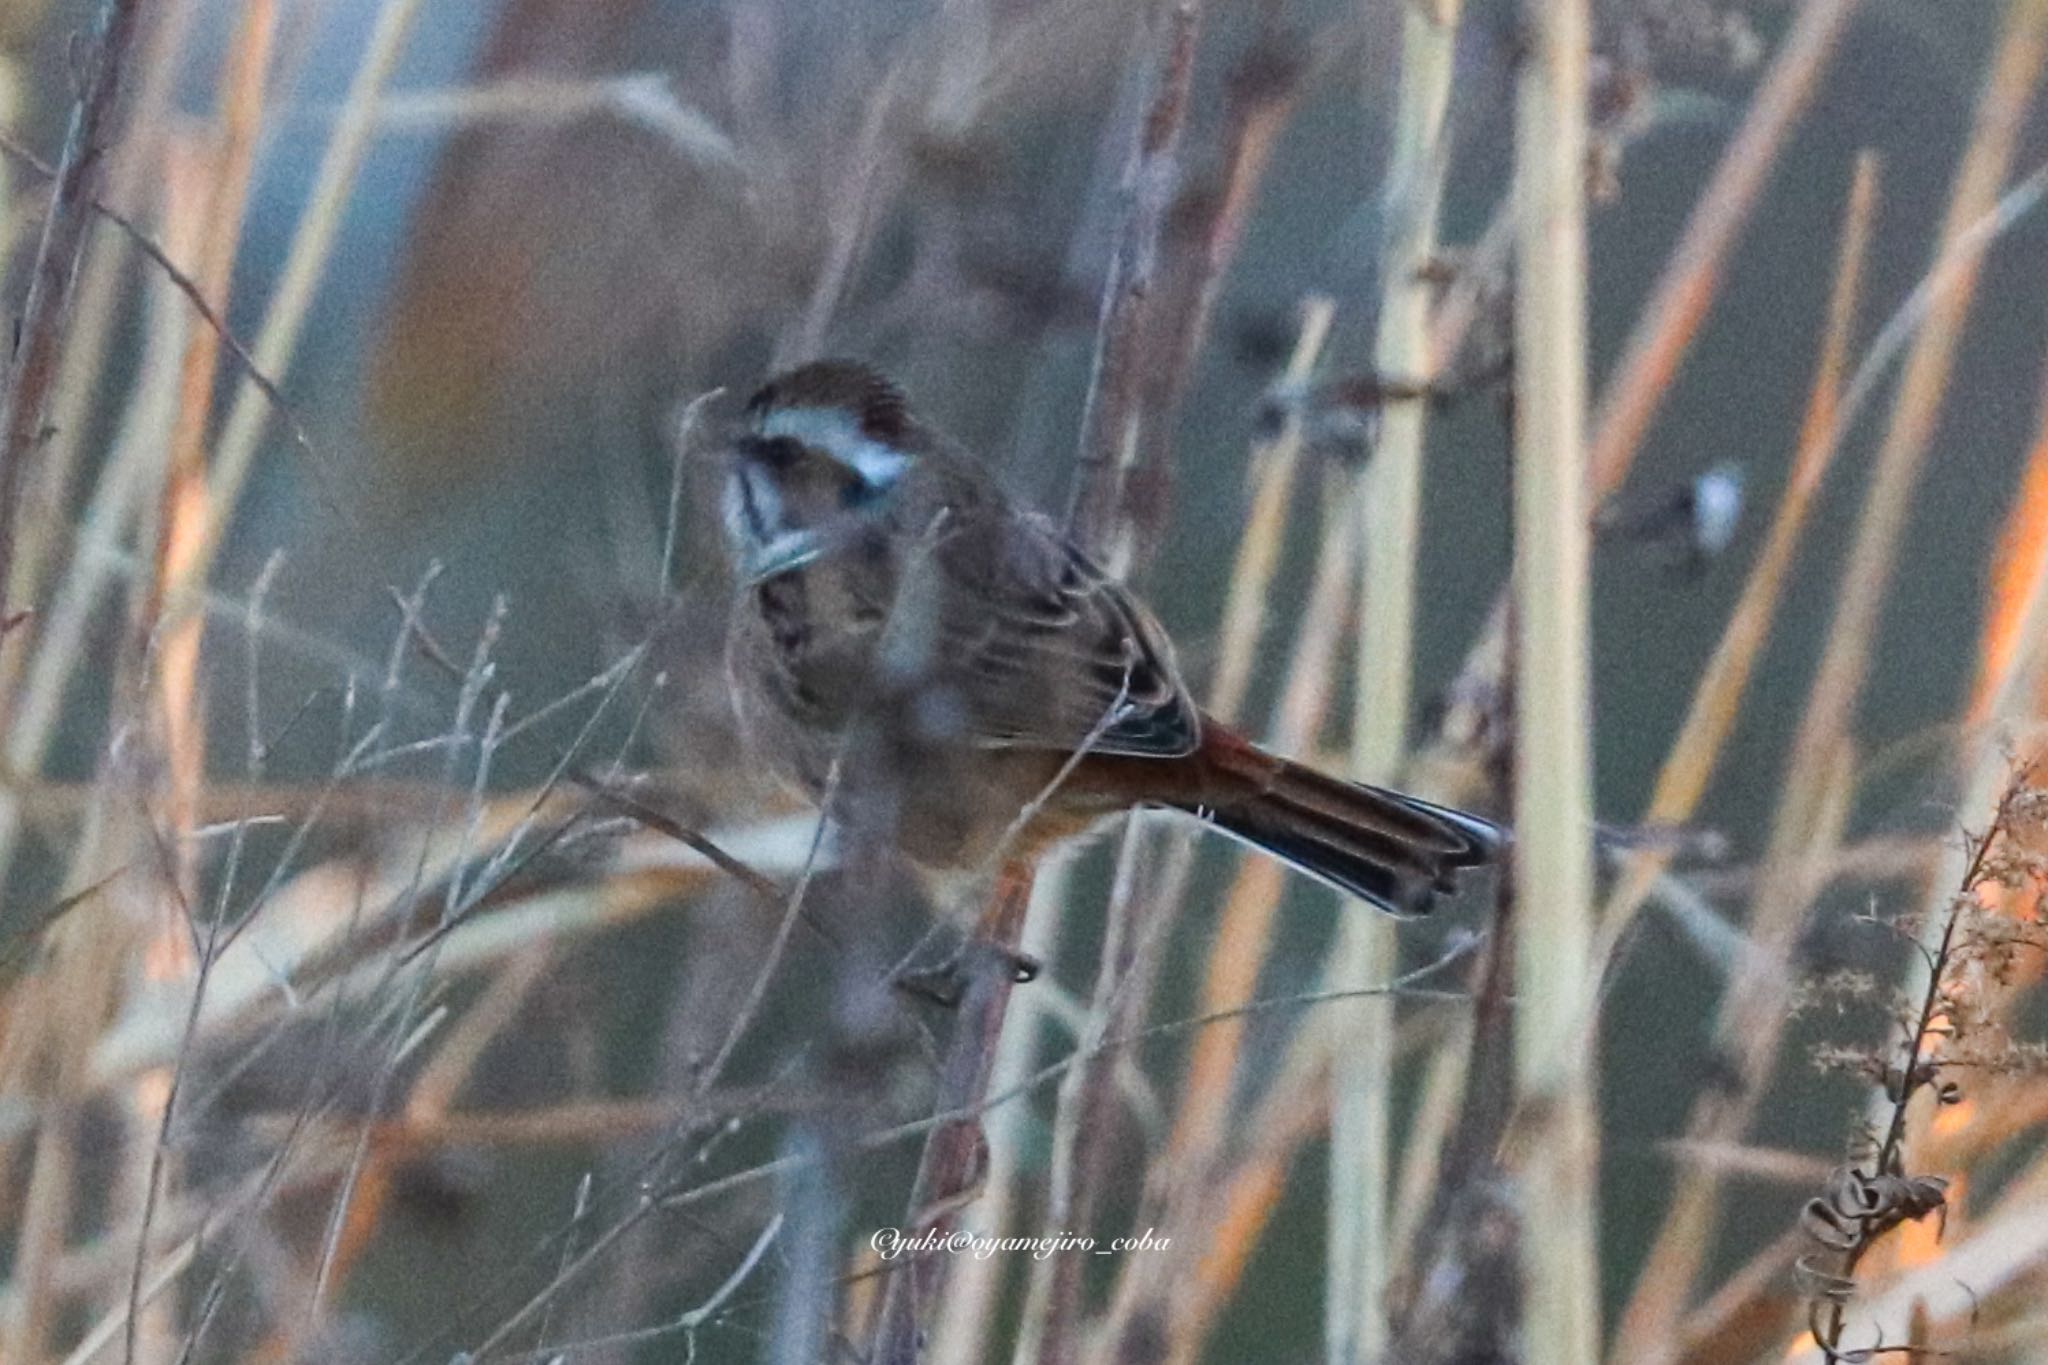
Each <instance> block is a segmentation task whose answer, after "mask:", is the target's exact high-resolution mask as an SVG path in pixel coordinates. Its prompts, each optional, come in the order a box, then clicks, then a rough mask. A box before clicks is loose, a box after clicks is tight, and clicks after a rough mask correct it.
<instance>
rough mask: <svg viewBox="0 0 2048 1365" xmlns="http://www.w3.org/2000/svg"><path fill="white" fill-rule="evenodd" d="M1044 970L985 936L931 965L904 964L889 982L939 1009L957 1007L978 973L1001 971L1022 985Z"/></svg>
mask: <svg viewBox="0 0 2048 1365" xmlns="http://www.w3.org/2000/svg"><path fill="white" fill-rule="evenodd" d="M1043 970H1044V966H1043V964H1041V963H1040V962H1039V960H1038V959H1037V958H1035V957H1032V956H1031V955H1029V954H1028V953H1020V952H1018V951H1017V950H1016V949H1014V948H1006V947H1004V946H1003V945H1001V944H999V943H990V942H988V941H987V940H985V939H980V940H975V939H970V940H968V941H967V942H965V943H962V944H961V945H960V946H959V947H958V948H956V949H954V950H953V951H952V952H951V953H949V954H948V955H947V956H946V957H945V958H943V959H941V960H940V961H938V962H935V963H933V964H931V965H930V966H924V967H919V966H911V965H905V966H904V967H903V968H902V969H900V970H899V971H898V972H897V973H896V975H895V977H894V978H893V979H892V980H891V982H890V984H891V985H893V986H895V988H896V989H897V990H899V991H902V992H903V993H904V994H906V995H913V996H916V997H917V998H919V999H921V1000H927V1001H930V1002H931V1003H932V1004H934V1005H937V1006H938V1007H939V1008H940V1009H948V1010H956V1009H959V1008H960V1003H961V1001H963V1000H965V999H966V998H967V989H968V987H969V986H971V985H972V984H973V982H974V979H975V977H976V975H977V974H979V973H984V972H990V971H1000V972H1002V973H1003V974H1004V975H1005V976H1007V977H1008V978H1009V980H1010V982H1011V983H1012V984H1013V985H1018V986H1022V985H1027V984H1029V983H1030V982H1033V981H1036V980H1037V979H1038V976H1039V973H1040V972H1042V971H1043Z"/></svg>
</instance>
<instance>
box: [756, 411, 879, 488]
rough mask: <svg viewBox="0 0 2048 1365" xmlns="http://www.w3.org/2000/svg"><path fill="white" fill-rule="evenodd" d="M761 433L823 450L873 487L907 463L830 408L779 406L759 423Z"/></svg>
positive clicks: (851, 421)
mask: <svg viewBox="0 0 2048 1365" xmlns="http://www.w3.org/2000/svg"><path fill="white" fill-rule="evenodd" d="M761 434H762V435H763V436H771V437H773V436H786V437H788V438H790V439H791V440H796V441H802V442H803V443H804V444H805V445H807V446H814V447H816V448H817V449H819V450H822V451H824V452H825V453H826V454H827V455H830V456H831V457H832V458H833V459H835V460H837V461H839V462H840V463H841V464H843V465H846V466H848V467H849V468H851V469H852V470H853V471H854V472H855V473H857V474H859V475H860V476H861V478H862V479H863V480H864V481H865V482H867V483H870V484H873V485H874V486H875V487H877V488H887V487H888V486H889V485H890V484H892V483H894V482H896V476H897V475H898V474H901V473H902V472H903V467H904V466H905V465H907V464H909V463H910V457H909V456H908V455H905V454H904V453H903V452H902V451H900V450H898V449H896V448H895V447H894V446H891V445H887V444H885V443H884V442H881V441H877V440H875V439H874V438H873V437H872V436H869V435H867V434H865V433H864V432H862V431H861V429H860V428H859V427H858V426H856V425H854V421H853V418H852V417H851V416H849V415H848V414H846V413H844V412H840V411H838V410H837V409H834V408H781V409H778V410H777V411H775V412H771V413H769V414H768V416H767V417H766V418H765V419H764V420H763V421H762V423H761Z"/></svg>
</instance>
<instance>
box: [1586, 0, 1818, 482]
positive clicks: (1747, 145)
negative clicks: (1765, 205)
mask: <svg viewBox="0 0 2048 1365" xmlns="http://www.w3.org/2000/svg"><path fill="white" fill-rule="evenodd" d="M1857 4H1858V0H1809V2H1808V3H1806V4H1803V5H1800V6H1799V7H1798V8H1797V10H1796V11H1795V13H1794V17H1793V21H1792V29H1791V31H1790V33H1788V34H1787V35H1786V38H1785V41H1784V43H1783V44H1782V45H1781V46H1780V47H1779V49H1778V55H1777V56H1776V57H1775V58H1774V59H1773V60H1772V62H1771V68H1770V71H1769V72H1768V73H1767V74H1766V75H1765V77H1764V79H1763V82H1762V84H1761V85H1760V86H1759V87H1758V89H1757V93H1756V95H1755V97H1754V98H1753V99H1751V100H1750V104H1749V112H1748V114H1747V115H1745V116H1744V118H1743V121H1742V127H1741V128H1740V129H1739V130H1738V131H1737V132H1736V134H1735V137H1734V139H1733V140H1732V141H1730V143H1729V144H1728V150H1727V151H1725V152H1724V153H1722V155H1721V161H1720V164H1719V165H1718V166H1716V167H1715V169H1714V176H1713V179H1712V180H1710V181H1708V182H1707V187H1706V189H1705V190H1704V191H1703V192H1702V193H1701V195H1700V198H1699V202H1698V203H1697V204H1695V205H1694V207H1693V211H1692V213H1691V215H1690V216H1689V218H1688V219H1687V221H1686V228H1685V236H1684V237H1683V238H1681V239H1680V240H1679V243H1678V246H1677V248H1676V249H1675V250H1674V251H1673V252H1672V253H1671V259H1670V262H1669V263H1668V264H1667V265H1666V266H1665V268H1664V274H1663V276H1662V277H1661V278H1660V279H1659V280H1658V281H1657V286H1656V289H1655V290H1654V291H1653V293H1652V294H1651V296H1650V299H1649V301H1648V302H1647V303H1646V304H1645V305H1644V306H1643V310H1642V312H1641V313H1640V314H1639V320H1638V322H1637V323H1636V327H1635V330H1634V331H1633V332H1631V333H1630V335H1629V339H1628V341H1627V343H1626V345H1625V346H1624V349H1623V351H1622V356H1621V359H1620V361H1619V362H1618V363H1617V364H1616V367H1615V375H1614V378H1613V379H1612V380H1611V381H1610V382H1609V384H1608V386H1607V393H1606V396H1605V398H1604V399H1603V400H1602V402H1601V404H1600V415H1599V419H1598V421H1597V422H1596V423H1595V426H1594V434H1593V443H1592V453H1591V456H1590V463H1591V467H1592V471H1593V483H1594V488H1595V489H1596V490H1597V491H1598V492H1599V493H1602V494H1604V493H1608V492H1611V491H1612V490H1614V489H1616V488H1619V487H1620V486H1621V483H1622V480H1623V479H1625V478H1626V477H1627V476H1628V470H1629V466H1630V465H1631V464H1632V463H1633V462H1634V460H1635V453H1636V451H1637V450H1638V449H1639V448H1640V447H1641V445H1642V440H1643V436H1644V435H1645V433H1647V432H1648V431H1649V428H1650V423H1651V421H1652V419H1654V418H1655V416H1656V413H1657V409H1658V407H1659V406H1660V405H1661V404H1662V403H1663V399H1664V395H1665V393H1666V392H1667V391H1669V389H1670V387H1671V381H1672V379H1673V377H1674V376H1676V374H1677V373H1678V367H1679V364H1680V362H1681V361H1682V360H1683V359H1684V356H1685V352H1686V350H1687V349H1688V348H1689V347H1690V346H1691V344H1692V339H1693V337H1694V336H1695V335H1697V333H1698V331H1699V325H1700V322H1701V320H1702V319H1703V318H1704V317H1705V316H1706V313H1707V309H1708V308H1709V306H1711V304H1712V303H1713V299H1714V295H1715V293H1716V292H1717V291H1718V290H1719V288H1720V284H1721V276H1722V271H1723V269H1724V267H1725V266H1726V264H1727V260H1728V256H1729V253H1730V252H1731V251H1733V250H1734V248H1735V244H1736V242H1737V240H1738V239H1739V238H1740V236H1741V234H1742V230H1743V228H1744V227H1746V226H1747V225H1748V223H1749V218H1750V214H1751V213H1752V212H1753V211H1754V210H1755V208H1756V202H1757V199H1758V198H1759V196H1761V195H1762V193H1763V189H1764V186H1765V184H1766V183H1767V181H1768V180H1769V178H1770V172H1771V168H1772V167H1773V166H1774V165H1776V164H1777V159H1778V152H1779V151H1780V150H1781V149H1782V148H1783V146H1784V143H1785V138H1786V135H1787V134H1788V133H1789V132H1790V131H1791V129H1792V126H1793V125H1794V124H1796V123H1797V122H1798V121H1799V117H1800V115H1801V114H1802V113H1804V112H1805V110H1806V106H1807V103H1808V101H1809V100H1811V98H1812V96H1813V92H1814V91H1815V89H1816V88H1818V87H1819V85H1820V78H1821V75H1822V74H1823V73H1824V72H1825V71H1826V69H1827V64H1828V60H1829V58H1830V57H1831V56H1832V55H1833V53H1834V49H1835V44H1836V41H1837V40H1838V39H1839V38H1840V36H1841V34H1842V31H1843V30H1844V29H1845V28H1846V27H1847V25H1848V22H1849V20H1850V18H1851V17H1853V16H1854V14H1855V12H1856V8H1857Z"/></svg>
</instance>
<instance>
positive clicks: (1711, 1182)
mask: <svg viewBox="0 0 2048 1365" xmlns="http://www.w3.org/2000/svg"><path fill="white" fill-rule="evenodd" d="M2044 53H2048V7H2044V6H2043V5H2042V4H2041V3H2039V0H2017V3H2015V4H2014V5H2013V6H2012V7H2011V8H2010V9H2009V10H2008V11H2007V19H2006V27H2005V31H2004V33H2003V35H2002V36H2001V39H2000V42H1999V48H1998V53H1997V55H1996V57H1995V58H1994V60H1993V65H1992V70H1991V72H1990V74H1989V76H1988V77H1987V79H1986V84H1985V87H1984V91H1983V95H1982V98H1981V99H1980V102H1979V106H1978V112H1977V118H1976V126H1975V128H1974V130H1973V133H1972V136H1971V139H1970V144H1969V149H1968V151H1967V152H1966V153H1965V156H1964V160H1963V165H1962V167H1961V169H1960V170H1959V172H1958V174H1957V177H1956V183H1955V188H1954V190H1953V192H1952V194H1951V197H1950V200H1949V205H1948V210H1947V215H1946V220H1945V224H1944V227H1943V229H1942V232H1941V234H1940V235H1939V237H1938V238H1937V241H1936V247H1935V258H1936V260H1937V261H1943V260H1946V259H1947V258H1948V257H1949V255H1950V254H1951V253H1952V252H1953V251H1954V250H1955V249H1956V248H1957V247H1958V246H1960V245H1961V244H1963V243H1965V242H1966V241H1968V240H1969V239H1970V235H1971V233H1972V231H1973V229H1974V226H1975V225H1976V224H1978V223H1979V222H1981V221H1982V220H1983V219H1984V218H1985V216H1986V215H1987V214H1989V213H1990V212H1991V211H1992V209H1993V207H1994V205H1995V204H1996V202H1997V199H1998V190H1999V186H2000V184H2001V183H2002V182H2003V180H2004V178H2005V175H2006V171H2007V167H2008V166H2009V164H2010V162H2011V158H2012V153H2013V148H2014V140H2015V137H2016V134H2017V130H2018V128H2019V126H2020V122H2021V119H2022V117H2023V115H2024V112H2025V110H2026V107H2027V104H2028V102H2029V101H2030V99H2031V95H2032V90H2033V85H2034V80H2035V77H2036V75H2037V73H2038V71H2039V69H2040V65H2041V61H2042V58H2043V55H2044ZM1982 250H1983V248H1982V245H1981V244H1979V245H1978V246H1977V248H1976V250H1975V253H1974V254H1973V255H1972V256H1971V257H1969V258H1968V259H1966V260H1965V261H1964V262H1963V263H1962V264H1961V265H1960V267H1959V268H1958V270H1959V273H1957V274H1954V275H1952V276H1951V281H1952V282H1951V283H1950V285H1949V287H1948V288H1947V289H1945V290H1944V291H1943V292H1942V293H1941V294H1940V295H1939V297H1937V298H1936V299H1935V300H1934V301H1933V304H1932V306H1931V309H1930V312H1929V315H1928V320H1927V323H1926V325H1925V326H1924V327H1923V328H1922V330H1921V331H1920V332H1919V333H1918V335H1917V336H1916V338H1915V340H1914V344H1913V348H1912V351H1911V353H1910V354H1909V356H1908V358H1907V362H1906V368H1905V373H1904V376H1903V378H1902V380H1901V383H1900V387H1899V392H1898V396H1897V398H1896V400H1895V402H1894V404H1893V408H1892V414H1891V420H1890V422H1889V424H1888V426H1887V429H1886V432H1885V436H1884V440H1883V443H1882V444H1881V445H1880V447H1879V450H1878V454H1877V461H1876V468H1875V470H1874V472H1873V474H1872V477H1871V483H1870V486H1869V488H1868V489H1867V490H1866V493H1865V497H1864V504H1863V514H1862V516H1861V518H1860V519H1859V521H1858V524H1857V531H1856V539H1855V542H1854V544H1853V545H1852V546H1851V549H1850V554H1849V560H1848V564H1847V566H1846V568H1845V570H1844V573H1843V578H1842V589H1841V594H1840V597H1839V599H1838V601H1837V604H1836V609H1835V615H1834V620H1833V623H1832V624H1831V626H1830V629H1829V635H1828V641H1827V644H1826V646H1825V648H1824V650H1823V653H1822V657H1821V662H1820V666H1819V668H1818V670H1817V672H1816V674H1815V677H1814V680H1813V683H1812V686H1811V690H1810V691H1809V693H1808V699H1807V706H1806V710H1805V712H1804V714H1803V715H1802V717H1801V719H1800V724H1799V729H1798V731H1797V733H1796V734H1795V736H1794V738H1793V742H1792V749H1791V753H1790V755H1789V757H1788V761H1787V766H1786V775H1785V793H1784V796H1783V798H1782V800H1781V802H1780V805H1779V810H1778V816H1777V819H1776V821H1775V823H1774V826H1773V829H1772V833H1771V839H1770V845H1769V849H1768V851H1767V852H1766V854H1765V859H1764V870H1763V873H1762V876H1761V879H1760V891H1759V895H1758V897H1757V899H1756V901H1755V903H1754V905H1753V907H1752V909H1751V913H1750V922H1749V936H1750V938H1751V940H1752V941H1753V942H1754V943H1755V944H1756V945H1757V946H1758V947H1759V949H1760V950H1761V951H1762V954H1763V955H1764V960H1771V961H1781V960H1783V956H1784V954H1785V953H1787V952H1788V951H1789V950H1790V947H1791V945H1792V943H1793V941H1794V939H1795V936H1796V935H1797V933H1798V930H1799V927H1800V925H1801V923H1802V922H1803V919H1804V916H1805V911H1806V907H1807V904H1808V902H1809V899H1810V896H1811V893H1812V891H1813V890H1814V889H1815V884H1814V879H1813V875H1812V872H1811V871H1810V869H1811V866H1812V859H1813V857H1814V856H1815V851H1814V845H1815V844H1816V841H1826V842H1831V836H1830V835H1828V833H1827V829H1828V827H1829V825H1830V824H1831V823H1832V822H1831V821H1829V820H1828V819H1826V818H1825V817H1824V815H1823V812H1824V811H1826V810H1827V809H1828V808H1829V807H1830V806H1831V804H1832V803H1833V801H1834V800H1835V799H1836V798H1835V797H1834V796H1833V795H1832V794H1831V788H1832V787H1833V786H1834V784H1835V783H1836V782H1838V781H1839V780H1840V774H1841V772H1842V770H1843V764H1844V763H1845V762H1846V761H1847V755H1848V753H1849V752H1850V749H1849V746H1850V744H1851V742H1852V741H1851V730H1852V726H1853V723H1854V719H1855V714H1856V708H1857V703H1858V699H1859V697H1860V695H1861V692H1862V686H1863V681H1864V679H1865V677H1866V676H1867V674H1868V671H1869V665H1870V659H1871V653H1872V650H1873V648H1874V645H1875V639H1876V631H1877V627H1878V624H1879V619H1880V615H1881V613H1882V609H1883V606H1884V603H1885V601H1886V598H1887V595H1888V588H1889V584H1890V580H1891V575H1892V571H1893V568H1894V566H1895V564H1896V562H1897V557H1898V553H1899V550H1900V546H1901V542H1902V539H1903V536H1904V533H1905V529H1906V524H1907V518H1908V516H1909V513H1910V511H1911V508H1912V502H1913V498H1912V493H1913V489H1914V487H1915V486H1916V484H1917V482H1918V477H1919V472H1920V469H1921V466H1922V463H1923V460H1924V456H1925V454H1926V450H1927V446H1928V441H1929V438H1930V436H1931V434H1932V431H1933V423H1934V418H1935V415H1936V412H1937V411H1938V407H1939V402H1940V396H1941V393H1942V390H1943V389H1944V387H1945V385H1946V383H1947V378H1948V374H1949V370H1950V367H1951V364H1952V362H1953V359H1954V354H1955V348H1956V345H1957V342H1958V339H1959V336H1960V333H1961V328H1962V324H1963V321H1964V319H1965V318H1966V317H1967V315H1968V312H1969V307H1970V301H1971V296H1972V293H1973V290H1974V282H1975V278H1976V267H1977V264H1978V262H1979V261H1980V260H1981V256H1982ZM1827 425H1828V427H1829V428H1839V426H1840V421H1839V419H1833V420H1830V421H1829V422H1828V423H1827ZM1958 870H1959V869H1958ZM1937 884H1939V883H1937ZM1783 990H1784V982H1783V980H1782V979H1781V978H1777V977H1775V976H1770V975H1768V974H1765V973H1761V972H1747V973H1742V974H1739V975H1738V976H1737V977H1736V978H1735V979H1734V980H1733V981H1732V982H1731V985H1730V988H1729V992H1728V995H1727V997H1726V998H1725V999H1724V1001H1723V1003H1722V1010H1721V1016H1720V1021H1719V1025H1718V1035H1717V1036H1718V1037H1719V1038H1720V1040H1721V1043H1722V1045H1723V1046H1724V1047H1725V1048H1726V1049H1727V1055H1728V1056H1729V1057H1730V1058H1731V1059H1732V1061H1733V1062H1734V1064H1735V1066H1736V1068H1737V1070H1738V1074H1739V1075H1740V1076H1741V1078H1742V1083H1741V1085H1739V1086H1738V1087H1735V1088H1733V1089H1732V1090H1729V1091H1726V1092H1717V1093H1715V1094H1712V1095H1708V1096H1702V1097H1701V1098H1700V1099H1699V1100H1698V1102H1697V1103H1696V1104H1695V1105H1694V1108H1693V1112H1692V1115H1691V1117H1690V1118H1689V1120H1688V1123H1687V1135H1688V1137H1691V1138H1694V1139H1697V1140H1707V1141H1715V1140H1720V1141H1732V1140H1736V1139H1737V1138H1739V1137H1740V1135H1741V1133H1742V1130H1743V1129H1744V1128H1745V1127H1746V1126H1747V1124H1748V1122H1749V1119H1750V1116H1751V1114H1752V1113H1753V1110H1754V1106H1755V1103H1756V1098H1755V1097H1756V1096H1757V1095H1758V1094H1759V1093H1760V1092H1761V1090H1762V1087H1763V1085H1764V1082H1765V1080H1766V1079H1767V1077H1768V1076H1769V1074H1770V1070H1771V1067H1772V1065H1773V1064H1774V1061H1775V1058H1776V1053H1777V1041H1778V1038H1779V1036H1780V1030H1781V1028H1782V1024H1783V1009H1782V1001H1783ZM1719 1184H1720V1181H1719V1174H1718V1172H1716V1171H1714V1170H1712V1169H1710V1168H1702V1167H1694V1168H1690V1169H1688V1170H1687V1171H1686V1172H1685V1174H1684V1175H1683V1177H1682V1178H1681V1180H1680V1184H1679V1188H1678V1192H1677V1193H1676V1195H1675V1196H1674V1199H1673V1203H1672V1206H1671V1209H1670V1211H1669V1212H1668V1213H1667V1215H1666V1220H1665V1224H1664V1228H1663V1229H1662V1230H1661V1231H1660V1233H1659V1238H1658V1244H1657V1246H1656V1248H1655V1250H1653V1252H1652V1256H1651V1260H1650V1262H1649V1269H1648V1270H1647V1271H1646V1274H1645V1277H1644V1283H1643V1287H1641V1288H1639V1290H1638V1297H1637V1301H1636V1302H1635V1303H1632V1304H1631V1306H1630V1313H1629V1317H1628V1320H1627V1323H1626V1324H1625V1325H1626V1327H1627V1332H1626V1333H1625V1340H1624V1345H1627V1344H1629V1343H1633V1344H1635V1345H1636V1346H1638V1347H1640V1348H1641V1349H1644V1350H1649V1349H1651V1348H1652V1347H1653V1345H1654V1343H1656V1342H1657V1341H1659V1340H1664V1339H1666V1338H1667V1337H1668V1330H1669V1327H1670V1324H1671V1323H1672V1321H1673V1320H1674V1319H1675V1317H1676V1315H1677V1313H1678V1312H1679V1311H1681V1310H1682V1308H1683V1307H1684V1305H1685V1301H1686V1299H1687V1298H1688V1297H1689V1296H1690V1293H1691V1283H1692V1280H1693V1277H1694V1275H1695V1274H1696V1272H1697V1268H1698V1265H1699V1252H1698V1250H1697V1248H1698V1247H1699V1246H1700V1245H1701V1244H1702V1243H1703V1242H1704V1241H1705V1239H1706V1238H1707V1237H1708V1236H1710V1234H1711V1232H1712V1229H1713V1227H1714V1224H1715V1221H1716V1218H1717V1206H1716V1203H1715V1200H1716V1198H1717V1195H1718V1190H1719ZM1623 1358H1626V1357H1623Z"/></svg>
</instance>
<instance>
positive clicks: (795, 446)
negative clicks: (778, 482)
mask: <svg viewBox="0 0 2048 1365" xmlns="http://www.w3.org/2000/svg"><path fill="white" fill-rule="evenodd" d="M741 453H742V454H744V455H745V456H746V457H747V458H748V459H751V460H759V461H760V462H761V463H762V464H764V465H767V466H768V467H769V468H770V469H775V470H784V469H793V468H795V466H796V464H797V462H798V461H800V460H802V459H803V457H804V443H803V442H802V441H799V440H796V439H794V438H793V437H789V436H750V437H748V438H747V439H746V440H745V442H744V443H743V444H742V446H741Z"/></svg>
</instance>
